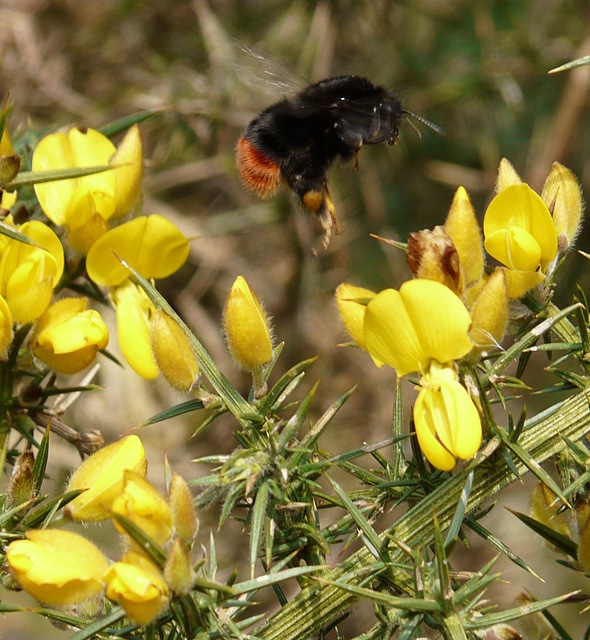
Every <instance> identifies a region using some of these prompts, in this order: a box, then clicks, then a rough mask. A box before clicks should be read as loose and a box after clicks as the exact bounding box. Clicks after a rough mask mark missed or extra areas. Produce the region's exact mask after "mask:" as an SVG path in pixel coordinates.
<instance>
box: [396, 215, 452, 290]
mask: <svg viewBox="0 0 590 640" xmlns="http://www.w3.org/2000/svg"><path fill="white" fill-rule="evenodd" d="M406 260H407V262H408V266H409V267H410V270H411V271H412V273H413V274H414V277H415V278H421V279H424V280H434V281H435V282H440V284H444V285H445V287H447V288H449V289H450V290H451V291H452V292H453V293H456V294H457V295H461V293H462V292H463V278H462V277H461V269H460V265H459V254H458V252H457V249H456V247H455V245H454V243H453V241H452V240H451V237H450V236H449V235H448V233H446V231H445V230H444V229H443V228H442V227H441V226H437V227H435V228H434V229H432V230H430V229H423V230H422V231H418V232H417V233H411V234H410V237H409V239H408V250H407V252H406Z"/></svg>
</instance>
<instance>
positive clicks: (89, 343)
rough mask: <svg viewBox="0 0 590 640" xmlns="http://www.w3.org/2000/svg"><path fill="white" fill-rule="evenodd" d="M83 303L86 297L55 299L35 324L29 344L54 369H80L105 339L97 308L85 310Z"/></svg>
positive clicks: (102, 345)
mask: <svg viewBox="0 0 590 640" xmlns="http://www.w3.org/2000/svg"><path fill="white" fill-rule="evenodd" d="M87 303H88V300H87V299H86V298H63V299H62V300H58V301H57V302H54V303H53V304H52V305H51V306H50V307H49V308H48V309H47V311H45V312H44V313H43V314H42V315H41V317H40V318H39V320H38V321H37V324H36V325H35V329H34V330H33V333H32V335H31V338H30V340H29V347H30V349H31V351H32V352H33V353H34V354H35V356H36V357H37V358H39V360H42V361H43V362H45V363H46V364H48V365H49V366H50V367H51V368H52V369H53V370H54V371H58V372H59V373H66V374H72V373H77V372H78V371H82V369H85V368H86V367H87V366H88V365H90V364H91V363H92V361H93V360H94V358H95V357H96V354H97V353H98V351H99V349H104V348H105V347H106V346H107V344H108V342H109V331H108V329H107V326H106V324H105V323H104V321H103V319H102V318H101V317H100V314H99V313H98V311H95V310H94V309H86V305H87Z"/></svg>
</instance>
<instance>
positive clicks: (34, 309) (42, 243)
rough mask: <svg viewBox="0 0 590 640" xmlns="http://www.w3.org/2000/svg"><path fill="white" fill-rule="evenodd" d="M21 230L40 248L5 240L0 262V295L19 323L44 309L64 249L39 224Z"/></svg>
mask: <svg viewBox="0 0 590 640" xmlns="http://www.w3.org/2000/svg"><path fill="white" fill-rule="evenodd" d="M20 230H21V231H22V232H23V233H24V234H25V235H27V236H28V237H29V238H31V240H33V241H34V242H36V243H37V244H38V245H39V246H34V245H30V244H25V243H24V242H19V241H18V240H14V239H7V240H6V242H5V243H4V247H3V250H2V258H1V259H0V295H2V296H3V297H4V298H5V300H6V302H7V303H8V306H9V308H10V311H11V314H12V317H13V319H14V320H15V321H16V322H19V323H23V324H24V323H28V322H33V321H34V320H36V319H37V318H38V317H39V316H40V315H41V314H42V313H43V311H45V309H46V308H47V306H48V304H49V302H50V300H51V297H52V295H53V287H54V286H55V285H57V283H58V282H59V279H60V278H61V275H62V273H63V268H64V253H63V246H62V244H61V242H60V241H59V238H58V237H57V236H56V235H55V233H54V232H53V231H52V230H51V229H50V228H49V227H48V226H47V225H45V224H43V223H42V222H39V221H31V222H27V223H25V224H24V225H22V227H21V228H20Z"/></svg>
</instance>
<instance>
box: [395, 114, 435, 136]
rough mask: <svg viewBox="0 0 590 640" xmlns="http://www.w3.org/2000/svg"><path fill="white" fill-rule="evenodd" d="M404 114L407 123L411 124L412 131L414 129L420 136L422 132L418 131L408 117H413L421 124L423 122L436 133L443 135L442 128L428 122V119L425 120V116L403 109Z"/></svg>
mask: <svg viewBox="0 0 590 640" xmlns="http://www.w3.org/2000/svg"><path fill="white" fill-rule="evenodd" d="M403 113H404V116H406V120H407V121H408V124H410V125H412V128H413V129H414V131H416V133H417V134H418V135H419V136H420V137H422V134H421V133H420V131H419V130H418V128H417V127H416V125H415V124H414V123H413V122H412V121H411V120H410V118H413V119H414V120H417V121H418V122H421V123H422V124H425V125H426V126H427V127H428V128H429V129H432V130H433V131H436V133H438V134H439V135H441V136H442V135H444V130H443V129H442V128H441V127H439V126H438V125H437V124H434V122H430V120H427V119H426V118H423V117H422V116H418V115H416V114H415V113H412V112H411V111H404V112H403ZM408 116H409V117H408Z"/></svg>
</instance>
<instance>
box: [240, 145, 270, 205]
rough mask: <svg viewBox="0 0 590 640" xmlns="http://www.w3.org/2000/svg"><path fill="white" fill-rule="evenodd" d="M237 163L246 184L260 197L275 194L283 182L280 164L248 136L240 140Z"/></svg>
mask: <svg viewBox="0 0 590 640" xmlns="http://www.w3.org/2000/svg"><path fill="white" fill-rule="evenodd" d="M236 164H237V167H238V171H239V173H240V178H241V179H242V182H243V184H244V186H245V187H246V188H247V189H249V190H250V191H254V192H256V194H257V195H258V196H259V197H260V198H269V197H270V196H272V195H274V192H275V191H276V190H277V188H278V186H279V184H280V182H281V169H280V167H279V165H278V164H277V163H276V162H275V161H274V160H273V159H272V158H269V157H268V156H267V155H265V154H264V153H262V152H261V151H259V150H258V149H257V148H256V147H255V146H254V145H253V144H252V142H251V141H250V140H248V138H246V136H242V137H241V138H240V139H239V140H238V145H237V148H236Z"/></svg>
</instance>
